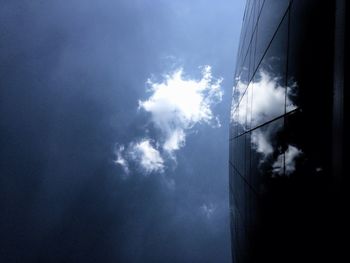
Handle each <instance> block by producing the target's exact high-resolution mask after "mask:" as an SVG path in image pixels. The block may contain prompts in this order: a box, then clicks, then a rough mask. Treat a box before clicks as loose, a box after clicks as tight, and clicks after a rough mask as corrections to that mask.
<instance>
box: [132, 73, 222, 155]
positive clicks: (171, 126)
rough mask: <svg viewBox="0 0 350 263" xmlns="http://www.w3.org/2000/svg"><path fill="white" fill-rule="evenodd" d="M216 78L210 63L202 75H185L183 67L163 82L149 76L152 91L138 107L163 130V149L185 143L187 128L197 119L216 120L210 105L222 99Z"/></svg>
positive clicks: (173, 148) (180, 145)
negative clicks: (186, 76) (192, 76)
mask: <svg viewBox="0 0 350 263" xmlns="http://www.w3.org/2000/svg"><path fill="white" fill-rule="evenodd" d="M221 81H222V79H217V80H216V79H214V78H213V76H212V73H211V67H210V66H205V67H204V68H203V70H202V78H201V79H199V80H196V79H186V78H184V76H183V69H178V70H176V71H175V72H174V73H173V74H171V75H167V76H166V77H165V80H164V82H161V83H156V82H153V81H151V80H148V81H147V83H148V85H149V87H150V89H149V90H150V92H152V95H151V96H150V97H149V98H148V99H147V100H145V101H139V108H140V109H143V110H145V111H147V112H149V113H151V116H152V117H151V118H152V122H153V123H154V125H155V126H156V127H157V128H158V129H159V130H160V131H161V133H162V136H163V138H162V139H161V140H160V141H161V144H162V145H163V149H164V150H165V151H166V152H168V153H169V154H173V152H174V151H176V150H179V149H180V148H181V147H183V146H184V145H185V142H186V131H187V130H189V129H191V128H193V126H194V125H195V124H197V123H210V122H212V121H213V120H214V121H215V120H217V119H216V118H215V117H214V115H213V112H212V110H211V106H212V105H213V104H215V103H218V102H220V101H221V100H222V91H221V89H220V83H221Z"/></svg>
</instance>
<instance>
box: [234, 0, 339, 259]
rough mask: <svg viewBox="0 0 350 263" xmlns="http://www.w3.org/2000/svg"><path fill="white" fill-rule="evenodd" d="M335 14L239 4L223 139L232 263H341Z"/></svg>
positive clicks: (308, 1)
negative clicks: (241, 16)
mask: <svg viewBox="0 0 350 263" xmlns="http://www.w3.org/2000/svg"><path fill="white" fill-rule="evenodd" d="M334 10H335V8H334V2H333V1H327V2H326V1H317V0H293V1H288V0H265V1H264V0H260V1H248V2H247V11H246V15H245V21H244V24H243V28H242V37H243V35H244V39H243V40H241V46H240V49H239V51H238V53H239V56H238V58H239V59H238V60H240V59H241V62H240V65H241V66H240V68H239V70H237V71H236V76H235V77H236V83H235V92H234V94H233V103H232V105H233V108H234V109H235V110H234V111H232V116H231V133H230V203H231V206H230V209H231V216H232V217H231V219H232V228H233V231H232V254H233V259H234V262H299V261H301V262H304V261H307V262H315V260H316V261H319V260H327V261H329V262H340V261H339V260H335V259H337V258H338V259H339V256H338V254H339V253H338V251H339V249H340V248H341V247H342V245H341V242H340V239H339V238H338V235H340V233H341V228H342V227H341V226H337V227H335V225H337V222H338V221H341V220H339V218H337V217H336V216H334V215H340V214H342V213H341V212H340V210H341V208H340V207H341V206H340V205H338V203H343V202H340V197H339V196H340V194H339V193H336V192H335V190H334V189H335V188H334V187H335V182H334V178H333V177H332V162H331V160H332V151H333V152H334V149H336V147H334V145H332V129H333V127H332V123H333V122H332V118H333V117H334V116H333V115H334V112H333V111H332V109H333V106H334V105H333V104H332V102H333V80H334V79H333V68H334V64H333V63H334V57H333V52H334V21H335V17H334ZM249 39H250V40H249ZM248 40H249V41H248ZM237 64H239V63H238V62H237ZM333 132H334V129H333ZM338 185H339V184H338ZM343 188H344V187H342V189H343ZM343 221H344V220H343ZM340 254H341V253H340Z"/></svg>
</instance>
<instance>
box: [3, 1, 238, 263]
mask: <svg viewBox="0 0 350 263" xmlns="http://www.w3.org/2000/svg"><path fill="white" fill-rule="evenodd" d="M244 2H245V1H243V0H240V1H238V0H217V1H212V0H176V1H170V0H99V1H92V0H70V1H40V0H25V1H14V0H11V1H6V0H0V209H1V210H0V261H1V262H230V261H231V252H230V230H229V211H228V208H229V204H228V123H229V118H230V116H229V115H230V97H231V89H232V85H233V73H234V68H235V57H236V53H237V48H238V40H239V34H240V28H241V23H242V16H243V7H244Z"/></svg>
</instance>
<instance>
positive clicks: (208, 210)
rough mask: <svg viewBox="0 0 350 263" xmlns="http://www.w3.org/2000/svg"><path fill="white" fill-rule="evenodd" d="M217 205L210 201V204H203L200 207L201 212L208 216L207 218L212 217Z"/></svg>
mask: <svg viewBox="0 0 350 263" xmlns="http://www.w3.org/2000/svg"><path fill="white" fill-rule="evenodd" d="M216 208H217V207H216V206H215V205H214V204H212V203H208V204H203V205H202V206H201V207H200V210H201V212H202V213H203V215H204V216H205V217H206V218H208V219H209V218H211V217H212V216H213V214H214V213H215V211H216Z"/></svg>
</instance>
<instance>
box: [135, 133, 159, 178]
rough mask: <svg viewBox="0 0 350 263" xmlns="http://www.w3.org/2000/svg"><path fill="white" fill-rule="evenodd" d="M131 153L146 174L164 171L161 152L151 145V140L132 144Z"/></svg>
mask: <svg viewBox="0 0 350 263" xmlns="http://www.w3.org/2000/svg"><path fill="white" fill-rule="evenodd" d="M129 153H130V156H131V158H132V159H133V160H135V161H138V162H139V164H140V165H141V167H142V168H143V169H144V170H145V172H146V173H152V172H163V171H164V160H163V158H162V157H161V155H160V153H159V151H158V150H157V149H155V148H154V147H153V146H152V145H151V142H150V140H148V139H144V140H142V141H140V142H138V143H136V144H132V145H131V148H130V151H129Z"/></svg>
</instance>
